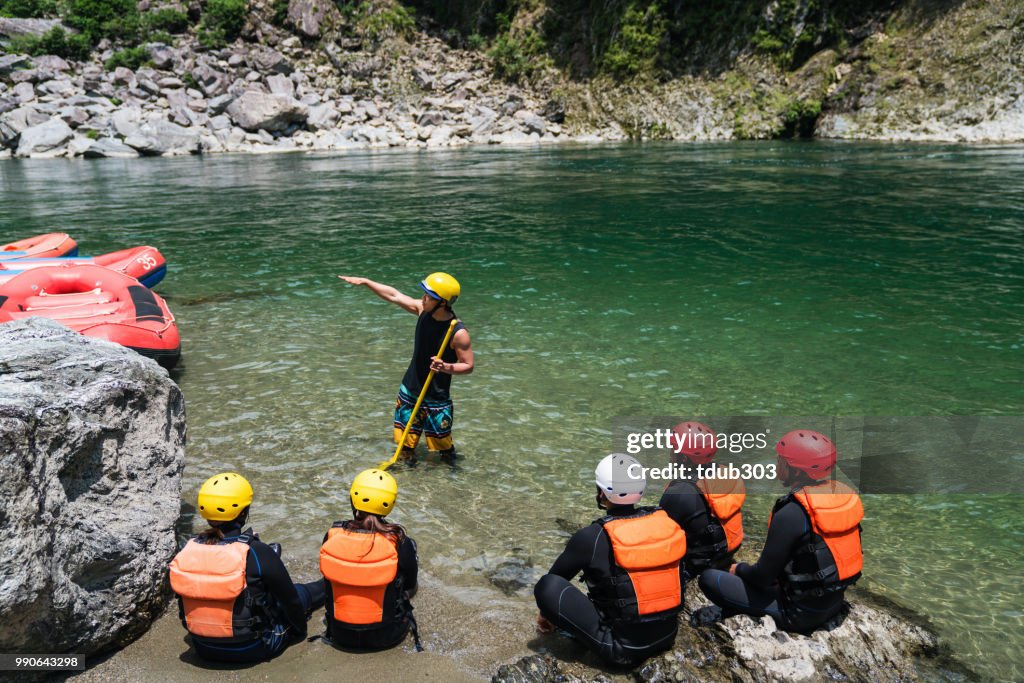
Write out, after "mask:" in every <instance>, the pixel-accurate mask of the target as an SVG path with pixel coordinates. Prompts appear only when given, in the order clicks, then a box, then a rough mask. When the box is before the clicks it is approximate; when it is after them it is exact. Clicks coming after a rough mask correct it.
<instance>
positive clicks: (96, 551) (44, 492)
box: [0, 318, 185, 655]
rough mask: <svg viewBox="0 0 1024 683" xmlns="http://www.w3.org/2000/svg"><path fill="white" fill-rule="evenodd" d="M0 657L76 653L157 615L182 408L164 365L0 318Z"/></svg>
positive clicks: (101, 645)
mask: <svg viewBox="0 0 1024 683" xmlns="http://www.w3.org/2000/svg"><path fill="white" fill-rule="evenodd" d="M0 368H2V372H0V439H2V447H0V468H2V471H3V472H4V475H3V477H0V519H2V520H3V523H2V524H0V651H3V652H50V653H65V652H75V653H82V654H85V655H90V654H93V653H96V652H100V651H102V650H104V649H110V648H112V647H117V646H121V645H123V644H125V643H126V642H128V641H130V640H131V639H133V638H135V637H137V636H138V635H140V634H141V633H142V632H143V631H144V630H145V629H147V628H148V627H149V625H150V624H151V622H152V621H153V619H155V617H156V616H157V615H158V614H159V613H160V612H161V611H162V609H163V607H164V605H165V603H166V598H167V595H168V591H167V566H168V563H169V562H170V560H171V558H172V557H173V555H174V552H175V550H176V542H175V532H174V527H175V522H176V521H177V519H178V516H179V514H180V508H181V471H182V468H183V465H184V448H183V447H184V440H185V414H184V405H183V400H182V395H181V392H180V390H179V389H178V387H177V385H175V384H174V382H172V381H171V380H170V378H169V377H168V375H167V371H166V370H164V369H162V368H161V367H160V366H159V365H157V364H156V363H155V362H154V361H152V360H149V359H147V358H143V357H142V356H140V355H139V354H137V353H135V352H134V351H131V350H130V349H127V348H124V347H122V346H118V345H116V344H113V343H110V342H106V341H100V340H96V339H91V338H88V337H84V336H82V335H80V334H77V333H75V332H72V331H70V330H68V329H67V328H65V327H63V326H61V325H60V324H58V323H56V322H53V321H50V320H46V319H42V318H30V319H27V320H21V321H16V322H9V323H5V324H2V325H0Z"/></svg>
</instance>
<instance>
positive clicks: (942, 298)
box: [0, 143, 1024, 680]
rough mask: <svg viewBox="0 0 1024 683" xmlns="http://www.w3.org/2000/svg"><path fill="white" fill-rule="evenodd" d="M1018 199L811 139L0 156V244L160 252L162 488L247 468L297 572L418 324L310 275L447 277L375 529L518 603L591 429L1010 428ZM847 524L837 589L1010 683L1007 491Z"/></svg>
mask: <svg viewBox="0 0 1024 683" xmlns="http://www.w3.org/2000/svg"><path fill="white" fill-rule="evenodd" d="M1022 179H1024V149H1022V148H1019V147H972V148H966V147H945V146H904V145H869V144H821V143H815V144H771V143H756V144H755V143H752V144H719V145H693V146H687V145H664V146H657V145H651V146H622V147H616V146H602V147H594V148H585V147H566V148H558V149H524V150H491V149H474V150H461V151H458V152H452V153H444V152H432V153H429V154H424V153H358V154H351V155H347V156H333V157H331V156H323V157H317V156H270V157H257V156H250V157H241V156H238V157H226V156H220V157H213V158H201V159H199V158H183V159H145V160H133V161H122V160H102V161H93V162H82V161H64V160H50V161H42V162H36V161H20V162H11V161H8V162H4V163H0V207H2V209H0V241H2V242H7V241H11V240H14V239H18V238H21V237H24V236H28V235H31V234H36V233H41V232H48V231H51V230H58V229H66V230H67V231H69V232H71V233H72V234H73V235H74V236H75V237H76V238H77V239H78V240H79V242H80V243H81V247H82V253H83V254H95V253H102V252H105V251H110V250H113V249H120V248H124V247H128V246H132V245H135V244H152V245H154V246H157V247H158V248H160V249H161V251H162V252H163V253H164V255H165V256H166V258H167V260H168V263H169V272H168V275H167V279H166V280H165V281H164V283H162V284H161V285H160V286H158V288H157V289H158V291H159V292H160V293H162V294H163V295H164V296H166V297H167V299H168V301H169V303H170V305H171V308H172V310H173V311H174V312H175V314H176V316H177V318H178V321H179V324H180V328H181V332H182V338H183V345H184V362H183V364H182V367H181V368H180V369H179V370H178V371H177V372H176V374H175V377H176V379H177V380H178V381H179V383H180V384H181V386H182V389H183V391H184V393H185V396H186V401H187V410H188V425H189V440H188V447H187V465H186V469H185V493H184V497H185V499H186V501H192V500H194V496H195V493H196V491H197V489H198V486H199V484H200V483H201V482H202V481H203V480H204V479H205V478H206V477H207V476H209V475H212V474H214V473H215V472H217V471H221V470H224V469H233V470H239V471H241V472H243V473H245V474H246V476H248V477H249V478H250V480H251V481H252V482H253V484H254V486H255V487H256V491H257V494H256V496H257V497H256V504H255V506H254V513H253V521H254V523H256V524H257V526H258V528H259V529H260V530H261V532H262V533H263V535H264V537H267V538H270V537H273V538H274V539H286V540H285V542H286V544H287V545H288V547H289V548H290V549H291V552H290V553H289V554H291V555H293V556H298V557H306V558H309V559H308V561H306V562H305V564H304V565H303V567H302V568H303V569H305V570H307V573H308V572H311V571H314V568H315V564H314V558H315V556H316V549H317V546H318V544H319V540H320V537H321V535H322V534H323V531H324V530H325V529H326V528H327V526H328V525H329V524H330V522H331V521H332V520H333V519H336V518H341V517H343V516H345V515H346V513H347V510H348V503H347V498H346V491H347V483H348V482H349V481H350V480H351V477H352V476H353V475H354V474H355V473H357V472H358V471H359V470H361V469H363V468H365V467H368V466H371V465H373V464H376V463H378V462H379V461H381V460H383V459H385V458H387V457H389V456H390V455H391V453H392V450H393V447H392V445H391V442H390V431H391V427H390V411H391V408H392V403H393V399H394V393H395V391H396V389H397V382H398V380H399V379H400V377H401V374H402V372H403V370H404V368H405V365H406V363H407V362H408V358H409V355H410V353H411V336H412V330H413V326H414V323H415V319H414V318H413V317H412V316H411V315H408V314H406V313H404V312H402V311H400V310H399V309H397V308H396V307H393V306H389V305H387V304H385V303H384V302H382V301H380V300H378V299H376V298H375V297H374V296H372V294H370V293H369V292H368V291H366V290H364V289H355V288H352V287H350V286H348V285H345V284H344V283H342V282H341V281H340V280H338V279H337V278H336V277H335V276H336V275H337V274H339V273H347V274H357V275H364V276H369V277H372V278H374V279H377V280H380V281H383V282H387V283H391V284H394V285H396V286H397V287H399V288H400V289H403V290H404V291H406V292H410V293H415V291H416V282H417V281H418V279H419V278H420V277H422V275H423V274H425V273H427V272H430V271H433V270H447V271H449V272H451V273H454V274H455V275H456V276H457V277H458V278H459V279H460V280H461V281H462V283H463V288H464V294H463V297H462V300H461V302H460V306H459V307H458V310H459V313H460V315H461V316H462V317H463V319H464V320H465V322H466V324H467V325H468V327H469V329H470V331H471V334H472V338H473V346H474V349H475V351H476V354H477V368H478V369H477V371H476V373H474V374H473V375H472V376H469V377H458V378H456V379H455V381H454V383H453V393H454V396H455V398H456V409H457V410H456V439H457V443H458V445H459V448H460V451H461V452H462V454H463V455H464V459H463V461H462V463H461V465H460V467H459V468H458V469H457V470H455V471H452V470H451V469H449V468H448V467H446V466H442V465H440V464H438V463H436V462H434V461H428V462H425V463H423V464H421V465H420V467H419V468H418V469H416V470H415V471H397V470H396V476H397V477H398V478H399V483H400V486H401V494H400V499H399V506H398V509H397V510H396V513H395V515H394V516H395V518H396V519H397V520H398V521H401V522H402V523H404V524H406V525H407V527H408V528H409V529H410V530H411V532H412V533H413V535H414V536H415V537H416V538H417V539H418V540H419V542H420V547H421V555H422V557H421V561H422V562H423V563H424V566H425V569H426V571H429V572H430V573H432V574H434V575H435V576H437V577H439V578H441V579H442V580H443V581H445V582H446V583H448V584H450V585H455V586H459V585H462V586H467V587H470V586H472V587H476V588H480V587H483V586H486V587H488V588H490V587H492V581H493V582H497V583H501V584H502V585H504V586H505V587H506V588H510V589H511V590H512V594H511V595H510V596H509V597H507V598H504V599H507V600H509V601H516V602H524V601H530V600H531V599H532V598H531V597H530V595H529V591H528V589H526V590H522V589H521V590H519V591H518V592H515V590H514V589H515V588H516V586H517V585H526V584H528V582H529V580H530V579H531V578H533V577H535V576H537V575H538V574H539V573H541V572H543V571H544V570H545V569H546V568H547V566H548V565H549V564H550V562H551V561H552V560H553V559H554V557H555V556H556V555H557V553H558V552H559V551H560V550H561V548H562V546H563V544H564V539H565V538H566V529H567V528H570V527H571V526H572V525H573V524H577V523H582V522H585V521H587V520H589V519H591V518H592V517H593V516H594V513H595V512H596V511H595V510H593V507H592V506H593V500H592V491H591V487H590V483H589V478H590V473H591V472H592V468H593V464H594V462H595V461H596V460H597V459H598V458H599V457H600V456H601V455H603V454H604V453H606V452H607V451H608V449H609V448H611V447H612V443H611V441H612V440H611V434H612V431H611V430H612V422H613V419H614V418H615V417H616V416H630V415H678V416H681V417H685V416H691V415H715V414H717V415H825V414H836V415H949V414H963V415H972V414H973V415H1019V414H1021V413H1022V404H1024V400H1022V392H1021V383H1022V382H1021V381H1022V379H1024V360H1022V354H1021V349H1022V344H1024V322H1022V321H1024V295H1022V289H1024V288H1022V284H1024V283H1022V280H1024V267H1022V266H1024V234H1022V226H1024V180H1022ZM1014 447H1015V448H1018V449H1019V448H1020V444H1016V445H1015V446H1014ZM951 455H952V454H951ZM1016 461H1017V462H1018V463H1021V462H1022V461H1024V459H1022V458H1018V459H1017V460H1016ZM1022 474H1024V465H1022V466H1021V467H1020V468H1017V469H1016V470H1015V471H1008V472H1007V473H1006V476H1007V477H1017V478H1020V477H1021V475H1022ZM867 506H868V517H867V520H866V522H865V526H866V535H865V548H866V553H867V567H866V570H865V576H866V581H865V583H866V584H867V585H868V586H869V587H870V588H872V589H874V590H877V591H880V592H884V593H886V594H887V595H889V596H891V597H894V598H895V599H897V600H899V601H900V602H902V603H904V604H906V605H909V606H911V607H913V608H915V609H917V610H919V611H921V612H923V613H925V614H927V615H928V616H929V617H930V618H931V619H932V620H933V622H934V623H935V624H936V625H937V627H938V628H939V630H940V632H941V633H942V635H943V636H945V637H946V638H947V640H948V642H949V643H950V645H951V646H952V647H953V649H954V651H955V652H957V653H958V654H959V655H961V656H962V657H964V658H965V659H966V660H967V662H968V663H969V664H970V665H971V666H972V667H973V668H975V669H976V670H978V671H980V672H981V673H983V674H984V675H986V676H988V677H991V678H996V679H1004V680H1010V679H1020V678H1021V677H1024V669H1022V667H1021V664H1020V662H1019V657H1018V656H1017V652H1019V650H1020V649H1021V648H1022V647H1024V636H1022V633H1024V629H1022V626H1024V600H1022V599H1021V581H1022V578H1024V577H1022V569H1021V567H1022V560H1024V553H1022V551H1021V545H1022V542H1024V520H1022V515H1021V514H1020V511H1021V497H1020V496H1012V495H975V496H874V497H870V498H869V500H868V501H867ZM752 512H753V511H752ZM758 519H761V520H763V515H760V513H755V514H752V515H751V517H750V520H751V524H752V525H753V524H756V523H757V520H758ZM760 531H761V529H760V527H754V526H750V528H749V529H748V533H751V534H752V535H754V536H756V535H757V534H758V533H760ZM502 577H504V578H509V577H511V583H509V582H507V581H501V580H500V579H501V578H502ZM517 582H518V583H517ZM494 590H497V589H494ZM510 604H511V603H510Z"/></svg>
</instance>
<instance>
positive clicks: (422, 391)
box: [380, 318, 459, 470]
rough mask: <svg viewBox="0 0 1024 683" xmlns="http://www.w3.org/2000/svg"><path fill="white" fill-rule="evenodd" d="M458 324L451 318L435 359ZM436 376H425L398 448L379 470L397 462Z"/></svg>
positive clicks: (446, 346) (431, 373)
mask: <svg viewBox="0 0 1024 683" xmlns="http://www.w3.org/2000/svg"><path fill="white" fill-rule="evenodd" d="M457 322H459V319H458V318H452V323H451V325H449V326H448V332H447V333H446V334H445V335H444V340H442V341H441V348H440V349H438V350H437V357H438V358H440V357H441V356H442V355H444V351H445V349H447V348H448V342H449V341H451V338H452V334H453V333H454V332H455V324H456V323H457ZM435 374H437V373H436V372H435V371H434V370H431V371H430V373H429V374H427V379H426V380H425V381H424V382H423V388H422V389H420V395H419V398H417V399H416V405H415V406H413V408H412V414H410V415H409V421H408V422H406V423H405V429H404V430H402V437H401V438H400V439H399V440H398V446H397V447H396V448H395V454H394V455H392V456H391V459H390V460H385V461H384V462H382V463H381V464H380V469H382V470H386V469H387V468H389V467H391V466H392V465H394V464H395V462H396V461H397V460H398V454H399V453H401V452H402V448H403V447H404V446H405V437H407V436H408V435H409V430H410V429H412V423H413V422H414V421H415V420H416V415H417V414H418V413H419V410H420V406H421V405H423V399H424V398H426V396H427V389H429V388H430V383H431V382H432V381H433V380H434V375H435Z"/></svg>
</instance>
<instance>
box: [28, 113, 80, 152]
mask: <svg viewBox="0 0 1024 683" xmlns="http://www.w3.org/2000/svg"><path fill="white" fill-rule="evenodd" d="M74 134H75V133H74V131H72V130H71V126H69V125H68V124H66V123H64V120H63V119H61V118H60V117H54V118H52V119H50V120H49V121H47V122H46V123H40V124H39V125H37V126H31V127H29V128H26V129H25V130H23V131H21V139H20V140H19V142H18V153H17V156H19V157H27V156H31V155H34V154H46V153H47V152H53V151H56V150H58V149H59V148H60V147H62V146H63V145H64V143H66V142H67V141H68V140H70V139H71V138H72V137H74Z"/></svg>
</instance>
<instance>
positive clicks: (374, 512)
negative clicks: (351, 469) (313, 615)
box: [320, 469, 422, 650]
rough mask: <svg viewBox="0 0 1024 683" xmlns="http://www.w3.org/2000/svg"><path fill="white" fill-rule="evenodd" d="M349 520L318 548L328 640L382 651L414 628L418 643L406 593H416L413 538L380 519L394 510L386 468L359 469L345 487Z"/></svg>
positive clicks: (394, 487)
mask: <svg viewBox="0 0 1024 683" xmlns="http://www.w3.org/2000/svg"><path fill="white" fill-rule="evenodd" d="M349 498H350V499H351V502H352V516H353V519H351V520H347V521H338V522H335V523H334V525H333V526H331V528H330V529H329V530H328V531H327V534H326V535H325V536H324V540H323V545H322V546H321V548H320V571H321V573H322V574H323V575H324V586H325V589H326V592H327V616H326V622H327V634H326V639H327V640H328V641H329V642H331V643H332V644H334V645H337V646H339V647H345V648H351V649H356V650H381V649H384V648H389V647H393V646H395V645H398V644H399V643H400V642H402V640H403V639H404V638H405V634H406V633H407V632H408V631H409V630H410V629H412V634H413V639H414V641H415V643H416V649H417V650H420V649H422V648H421V647H420V640H419V634H418V633H417V631H416V621H415V619H414V618H413V615H412V602H411V600H410V598H411V597H412V595H413V594H414V593H415V592H416V579H417V573H418V571H419V559H418V558H417V556H416V542H415V541H413V540H412V539H411V538H410V537H409V536H408V534H406V532H405V529H403V528H402V526H401V525H399V524H391V523H389V522H387V521H385V520H384V518H385V517H386V516H387V515H388V514H389V513H390V512H391V511H392V510H394V509H395V500H396V499H397V498H398V484H397V482H395V478H394V477H392V476H391V475H390V474H388V473H387V472H385V471H384V470H379V469H369V470H364V471H363V472H360V473H359V475H357V476H356V478H355V479H354V480H353V481H352V487H351V489H350V490H349Z"/></svg>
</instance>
